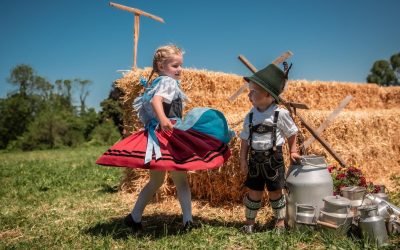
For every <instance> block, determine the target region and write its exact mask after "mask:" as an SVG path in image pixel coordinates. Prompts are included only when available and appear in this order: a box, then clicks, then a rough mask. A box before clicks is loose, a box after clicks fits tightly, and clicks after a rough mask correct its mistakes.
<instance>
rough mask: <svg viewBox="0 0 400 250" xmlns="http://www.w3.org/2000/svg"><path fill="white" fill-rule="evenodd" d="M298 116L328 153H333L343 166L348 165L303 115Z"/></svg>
mask: <svg viewBox="0 0 400 250" xmlns="http://www.w3.org/2000/svg"><path fill="white" fill-rule="evenodd" d="M296 115H297V117H299V119H300V121H301V123H302V124H303V125H304V127H306V129H307V130H308V131H309V132H310V133H311V134H312V136H314V137H315V139H317V141H319V143H321V145H322V146H323V147H324V148H325V149H326V150H327V151H328V153H329V154H330V155H332V157H333V158H334V159H335V160H336V161H337V162H338V163H339V164H340V165H341V166H342V167H347V165H346V163H345V162H344V161H343V159H342V158H341V157H340V156H339V155H338V154H337V153H336V151H335V150H333V148H332V147H331V145H330V144H329V143H328V142H327V141H325V140H324V139H322V138H321V137H320V136H319V135H318V134H317V132H316V131H315V130H314V129H313V128H312V127H311V126H310V125H309V124H308V122H306V121H305V120H304V118H303V117H301V116H300V115H299V114H296Z"/></svg>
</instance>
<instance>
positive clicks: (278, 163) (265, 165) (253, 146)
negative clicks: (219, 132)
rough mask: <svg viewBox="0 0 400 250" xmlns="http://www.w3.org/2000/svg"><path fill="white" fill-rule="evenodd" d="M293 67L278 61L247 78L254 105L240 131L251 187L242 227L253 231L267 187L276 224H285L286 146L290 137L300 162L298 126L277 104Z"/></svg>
mask: <svg viewBox="0 0 400 250" xmlns="http://www.w3.org/2000/svg"><path fill="white" fill-rule="evenodd" d="M288 71H289V69H285V72H284V71H282V70H281V69H280V68H278V67H277V66H276V65H274V64H270V65H268V66H267V67H266V68H264V69H262V70H260V71H258V72H256V73H255V74H254V75H252V76H250V77H244V79H245V80H246V81H247V82H248V83H249V89H250V92H249V95H248V96H249V99H250V101H251V103H252V105H253V108H252V109H251V110H250V112H249V113H248V114H247V115H246V117H245V119H244V124H243V130H242V131H241V133H240V138H241V140H242V141H241V149H240V167H241V170H242V171H243V172H244V173H245V174H247V179H246V182H245V186H246V187H247V188H248V189H249V191H248V193H247V194H246V195H245V197H244V199H243V203H244V205H245V215H246V224H245V226H244V227H243V228H242V230H243V231H244V232H246V233H252V232H253V231H254V229H253V227H254V224H255V219H256V215H257V211H258V210H259V209H260V208H261V199H262V196H263V192H264V187H265V186H266V187H267V190H268V197H269V203H270V204H271V207H272V209H273V211H274V217H275V218H274V219H275V227H276V228H277V229H278V230H281V229H283V228H284V227H285V224H284V219H285V215H286V200H285V196H284V194H283V188H284V185H285V166H284V160H283V155H282V146H283V144H284V143H285V138H287V140H288V144H289V150H290V159H291V161H293V162H294V161H297V160H299V159H300V155H299V154H298V152H297V146H296V134H297V132H298V128H297V127H296V125H295V123H294V122H293V120H292V118H291V117H290V115H289V111H287V110H286V109H282V108H280V107H278V106H277V103H279V102H280V98H279V95H280V94H281V93H282V91H283V88H284V86H285V83H286V80H287V75H288Z"/></svg>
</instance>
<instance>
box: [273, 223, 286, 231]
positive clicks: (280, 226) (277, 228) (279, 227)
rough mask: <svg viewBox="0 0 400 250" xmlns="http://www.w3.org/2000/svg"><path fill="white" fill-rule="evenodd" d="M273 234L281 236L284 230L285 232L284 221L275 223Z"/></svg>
mask: <svg viewBox="0 0 400 250" xmlns="http://www.w3.org/2000/svg"><path fill="white" fill-rule="evenodd" d="M274 230H275V232H276V233H277V234H283V233H284V232H285V230H286V227H285V221H284V220H279V221H278V220H277V221H276V222H275V229H274Z"/></svg>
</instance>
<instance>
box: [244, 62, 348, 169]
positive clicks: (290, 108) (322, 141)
mask: <svg viewBox="0 0 400 250" xmlns="http://www.w3.org/2000/svg"><path fill="white" fill-rule="evenodd" d="M242 58H243V56H242ZM239 59H240V58H239ZM240 61H241V62H243V63H244V64H245V65H246V67H247V68H249V69H250V70H251V71H252V72H253V73H255V72H256V71H257V69H256V68H255V67H254V66H253V65H251V64H250V62H249V61H248V60H247V59H244V60H243V59H240ZM281 101H282V104H283V105H285V107H286V108H287V109H288V110H289V111H290V112H291V113H292V107H293V108H296V107H294V106H293V104H291V103H290V102H286V101H285V100H284V99H283V98H281ZM295 113H296V112H295ZM296 115H297V117H299V119H300V121H301V123H302V124H303V125H304V127H305V128H306V129H307V130H308V131H309V132H310V133H311V134H312V135H313V136H314V137H315V139H317V140H318V141H319V143H321V145H322V146H323V147H324V148H325V149H326V150H327V151H328V153H329V154H330V155H332V157H333V158H334V159H335V160H336V161H337V162H338V163H339V164H340V165H341V166H342V167H347V165H346V163H345V162H344V161H343V159H342V158H341V157H340V156H339V155H338V154H337V153H336V151H335V150H333V148H332V147H331V145H329V143H328V142H326V141H325V140H324V139H322V138H321V137H320V136H319V135H318V133H317V132H315V130H314V129H313V128H312V127H311V126H310V125H309V124H308V122H307V121H306V120H304V118H303V117H301V115H300V114H298V113H296Z"/></svg>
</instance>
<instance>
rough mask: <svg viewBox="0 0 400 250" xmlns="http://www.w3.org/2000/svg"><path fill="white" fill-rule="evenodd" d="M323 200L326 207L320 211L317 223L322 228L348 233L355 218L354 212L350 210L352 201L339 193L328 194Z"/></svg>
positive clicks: (343, 233)
mask: <svg viewBox="0 0 400 250" xmlns="http://www.w3.org/2000/svg"><path fill="white" fill-rule="evenodd" d="M323 200H324V207H323V208H322V209H321V211H320V216H319V220H318V221H317V224H318V225H320V226H321V228H322V229H327V230H331V231H333V232H335V233H338V234H342V235H345V234H347V232H348V231H349V229H350V227H351V223H352V222H353V218H354V214H353V212H351V210H350V203H351V201H350V200H349V199H347V198H344V197H341V196H339V195H335V196H327V197H325V198H324V199H323ZM332 229H333V230H332Z"/></svg>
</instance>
